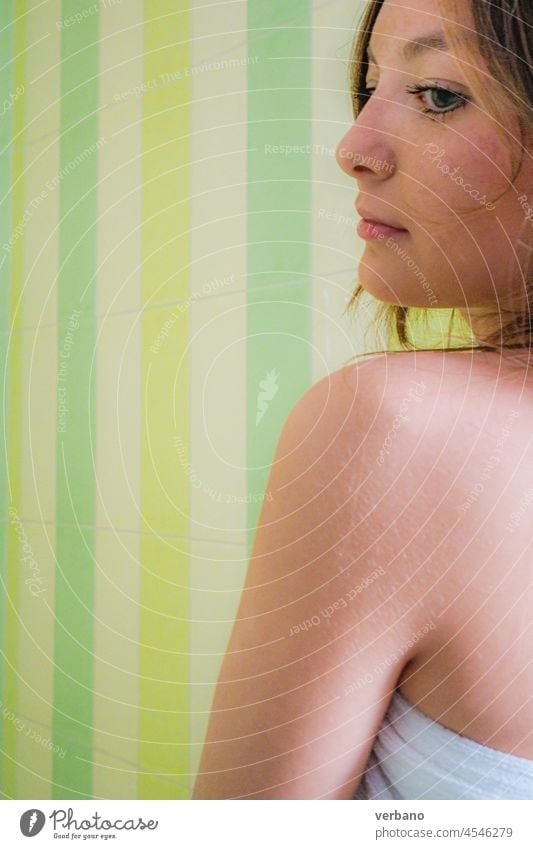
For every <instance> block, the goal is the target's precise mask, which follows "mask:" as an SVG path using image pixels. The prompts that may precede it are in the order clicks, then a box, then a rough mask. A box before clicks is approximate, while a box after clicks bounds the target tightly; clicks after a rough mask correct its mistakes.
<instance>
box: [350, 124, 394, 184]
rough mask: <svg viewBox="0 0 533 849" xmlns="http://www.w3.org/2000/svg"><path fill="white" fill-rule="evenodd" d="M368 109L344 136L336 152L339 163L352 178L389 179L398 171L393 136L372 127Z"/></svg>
mask: <svg viewBox="0 0 533 849" xmlns="http://www.w3.org/2000/svg"><path fill="white" fill-rule="evenodd" d="M367 110H368V107H367V108H365V109H364V110H363V111H362V113H361V114H360V115H359V116H358V118H357V120H356V121H355V123H354V124H352V126H351V127H350V129H349V130H348V132H347V133H346V134H345V135H344V136H343V137H342V139H341V140H340V142H339V144H338V145H337V150H336V153H335V156H336V160H337V164H338V165H339V167H340V168H342V170H343V171H344V173H345V174H348V176H349V177H355V178H356V179H360V178H362V177H364V176H372V177H373V178H374V179H381V180H386V179H387V178H388V177H390V176H391V175H392V174H393V173H394V171H395V170H396V157H395V154H394V152H393V150H392V147H391V145H390V144H389V138H390V135H387V133H386V130H385V129H383V130H380V129H379V128H378V127H377V126H375V125H370V123H369V122H368V120H367V121H366V122H365V117H366V116H367V115H368V111H367Z"/></svg>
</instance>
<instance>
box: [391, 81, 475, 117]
mask: <svg viewBox="0 0 533 849" xmlns="http://www.w3.org/2000/svg"><path fill="white" fill-rule="evenodd" d="M405 90H406V91H407V92H408V93H409V94H415V95H420V94H422V95H424V98H423V102H425V103H426V104H427V105H426V107H425V108H424V109H423V110H422V112H423V113H424V114H425V115H445V114H446V113H448V112H455V110H456V109H460V108H461V107H462V106H466V104H467V103H468V101H469V97H468V95H465V94H460V93H459V92H458V91H452V90H451V89H448V88H443V87H441V86H432V85H408V86H407V87H406V89H405Z"/></svg>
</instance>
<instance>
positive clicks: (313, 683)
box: [194, 373, 416, 799]
mask: <svg viewBox="0 0 533 849" xmlns="http://www.w3.org/2000/svg"><path fill="white" fill-rule="evenodd" d="M337 375H339V373H337ZM369 377H370V374H367V376H366V377H364V379H362V380H361V381H359V384H358V390H357V392H355V393H354V398H353V401H352V400H351V399H349V398H348V396H347V393H346V392H345V391H344V390H343V389H342V387H341V386H340V383H339V380H340V378H339V377H338V376H332V379H331V380H330V381H328V380H325V381H321V382H320V384H317V385H316V386H315V387H313V388H312V390H310V392H308V393H307V394H306V395H305V396H304V398H303V399H301V400H300V402H299V403H298V404H297V405H296V407H295V408H294V410H293V411H292V413H291V415H290V416H289V418H288V420H287V422H286V424H285V426H284V428H283V432H282V435H281V437H280V440H279V443H278V446H277V451H276V456H275V459H274V462H273V465H272V469H271V474H270V479H269V482H268V487H267V492H268V493H269V494H270V495H271V496H272V499H271V500H265V501H264V503H263V508H262V512H261V516H260V520H259V525H258V529H257V533H256V538H255V544H254V548H253V552H252V557H251V561H250V564H249V568H248V572H247V577H246V581H245V586H244V589H243V592H242V596H241V601H240V605H239V609H238V613H237V617H236V620H235V624H234V627H233V630H232V633H231V637H230V640H229V644H228V647H227V652H226V655H225V657H224V660H223V664H222V667H221V672H220V677H219V680H218V684H217V687H216V691H215V697H214V701H213V705H212V712H211V716H210V720H209V726H208V731H207V737H206V742H205V746H204V749H203V753H202V759H201V763H200V769H199V774H198V777H197V781H196V785H195V791H194V798H204V799H206V798H211V799H221V798H256V799H259V798H263V799H279V798H284V799H311V798H325V799H348V798H351V797H352V796H353V794H354V792H355V790H356V789H357V786H358V783H359V780H360V777H361V774H362V772H363V771H364V767H365V765H366V762H367V760H368V756H369V754H370V751H371V749H372V746H373V743H374V738H375V735H376V733H377V730H378V728H379V725H380V723H381V720H382V718H383V715H384V713H385V710H386V708H387V705H388V703H389V701H390V698H391V696H392V692H393V690H394V687H395V685H396V682H397V680H398V678H399V675H400V673H401V671H402V669H403V667H404V665H405V664H406V663H407V662H408V661H409V660H410V659H411V658H412V657H413V656H414V653H415V651H416V647H413V643H412V641H411V643H410V645H407V641H406V640H405V637H408V636H409V635H410V634H411V633H412V631H413V621H414V614H413V609H414V608H413V604H412V603H410V601H409V590H408V588H407V583H406V581H404V577H405V576H402V575H401V574H400V573H399V570H398V569H397V568H396V569H395V567H394V565H393V564H391V563H390V562H385V561H384V559H383V558H384V551H385V549H384V547H383V545H382V544H380V540H379V539H377V537H379V536H380V534H378V532H377V530H378V524H377V523H376V521H375V519H374V518H373V515H374V516H375V514H374V510H373V507H374V505H375V499H376V498H377V499H378V500H379V497H380V496H379V493H380V491H381V490H382V489H383V488H384V487H386V486H387V483H386V472H383V470H381V471H379V472H378V468H379V467H378V466H377V465H376V464H375V463H373V462H371V461H370V458H375V456H377V455H376V450H377V449H379V444H380V439H381V440H382V438H383V436H382V433H381V432H382V431H383V422H381V419H382V418H383V417H382V416H381V414H380V412H379V406H380V405H379V403H376V399H375V397H373V396H374V394H375V393H374V391H373V389H372V386H371V383H370V382H369ZM369 416H370V417H371V419H372V417H373V421H370V422H369V420H368V417H369ZM363 423H364V424H363ZM369 427H370V428H371V429H372V428H373V436H372V437H370V444H367V445H366V446H365V445H363V442H364V440H365V439H366V437H367V436H368V433H369V432H370V431H369ZM380 433H381V436H380ZM381 536H382V535H381ZM389 559H390V558H389ZM411 592H412V589H411Z"/></svg>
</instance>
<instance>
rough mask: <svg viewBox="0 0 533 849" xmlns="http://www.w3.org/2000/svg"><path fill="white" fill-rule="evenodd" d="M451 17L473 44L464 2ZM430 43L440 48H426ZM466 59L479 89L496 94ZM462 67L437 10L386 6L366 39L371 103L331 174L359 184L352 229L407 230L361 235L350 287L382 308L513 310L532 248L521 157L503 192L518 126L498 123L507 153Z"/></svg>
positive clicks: (433, 4) (402, 1) (400, 3)
mask: <svg viewBox="0 0 533 849" xmlns="http://www.w3.org/2000/svg"><path fill="white" fill-rule="evenodd" d="M459 9H460V15H461V17H460V23H461V24H463V25H464V27H466V29H464V30H461V32H463V33H464V34H465V37H469V38H472V36H473V34H475V33H474V30H473V21H472V18H471V13H470V5H469V3H468V2H467V0H461V3H460V5H459ZM439 34H440V35H439ZM428 36H432V39H435V38H437V39H438V38H442V40H443V43H442V44H441V45H440V46H439V42H438V40H437V41H435V40H432V41H430V42H429V46H427V45H425V44H424V42H425V40H426V39H427V38H428ZM413 40H419V41H420V43H419V44H414V43H413ZM431 45H433V49H432V48H431ZM435 45H436V46H437V47H436V49H435ZM475 56H476V63H477V66H478V68H480V69H481V70H482V71H484V72H487V77H486V84H487V86H496V85H497V83H496V82H495V81H493V80H492V79H491V77H490V74H489V73H488V69H487V66H486V64H485V62H484V60H483V59H482V57H481V56H480V55H479V53H477V52H476V54H475ZM517 61H518V60H517ZM461 67H462V66H461V63H460V62H459V61H458V60H457V59H456V58H455V57H454V56H453V55H452V54H451V53H450V52H448V50H447V49H446V42H445V35H444V31H443V26H442V18H441V9H440V4H439V2H438V0H394V2H390V0H385V2H384V4H383V6H382V8H381V10H380V12H379V15H378V17H377V20H376V23H375V25H374V29H373V32H372V35H371V38H370V44H369V67H368V73H367V79H366V87H367V88H368V89H370V91H369V92H368V95H369V96H368V99H367V101H366V104H365V106H364V108H363V109H362V110H361V112H360V114H359V116H358V118H357V120H356V122H355V123H354V124H353V126H352V127H351V129H350V130H348V132H347V133H346V135H345V136H344V137H343V138H342V139H341V141H340V142H339V145H338V148H337V161H338V163H339V165H340V166H341V168H342V169H343V170H344V171H345V172H346V173H347V174H348V175H350V176H353V177H355V179H356V180H357V189H358V193H357V209H358V212H359V214H360V215H361V217H362V218H365V219H370V220H371V221H376V220H378V221H383V222H386V223H391V224H394V225H396V227H397V228H404V230H403V231H401V230H396V231H387V230H383V229H378V228H372V226H371V225H366V226H364V225H362V228H360V230H359V232H360V235H362V237H363V238H365V239H366V248H365V252H364V254H363V257H362V261H361V265H360V269H359V280H360V282H361V284H362V285H363V287H364V288H365V289H366V290H367V291H369V292H370V293H371V294H372V295H374V296H375V297H376V298H379V299H380V300H382V301H386V302H389V303H396V304H402V305H404V306H420V307H428V306H432V307H443V308H444V307H458V308H462V307H463V308H464V307H475V306H491V307H496V308H497V307H498V306H499V307H500V308H503V307H509V308H510V307H511V306H514V307H517V305H518V304H521V303H522V299H523V297H524V286H523V282H522V273H521V267H522V266H523V265H524V261H525V258H526V256H527V253H528V247H527V246H526V245H528V246H530V247H531V245H532V236H533V223H531V221H526V217H527V216H528V204H529V205H531V206H533V189H532V185H533V181H532V179H531V178H532V171H533V169H532V166H531V157H530V155H529V152H528V151H526V152H525V154H524V156H523V160H522V164H521V167H520V171H519V173H518V176H517V177H516V179H515V180H514V184H513V185H512V184H511V182H510V181H511V179H512V178H513V168H514V167H516V162H517V161H519V157H520V133H519V125H518V118H517V116H516V115H515V114H513V113H512V112H511V111H509V113H508V115H507V116H506V126H505V129H506V130H508V131H509V132H510V134H511V135H508V136H507V140H508V145H509V143H512V145H513V147H512V149H511V150H509V148H508V145H507V146H506V145H505V142H504V139H502V137H501V136H499V135H498V133H497V124H496V121H495V119H494V118H492V117H491V116H490V115H488V114H487V113H486V112H485V111H484V109H483V106H482V105H481V104H479V103H478V102H477V101H476V100H475V98H474V94H473V92H472V91H471V88H470V87H469V84H468V82H467V78H466V76H465V74H464V73H463V71H462V69H461ZM463 67H464V66H463ZM425 88H427V90H424V89H425ZM513 136H514V140H513ZM524 195H525V196H526V198H525V199H524ZM529 211H530V212H531V210H529ZM531 218H532V219H533V215H531ZM521 242H525V243H526V245H524V244H521Z"/></svg>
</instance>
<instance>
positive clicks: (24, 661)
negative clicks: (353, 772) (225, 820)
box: [0, 0, 383, 799]
mask: <svg viewBox="0 0 533 849" xmlns="http://www.w3.org/2000/svg"><path fill="white" fill-rule="evenodd" d="M363 6H364V2H354V0H293V2H291V3H287V2H282V0H269V2H267V3H265V2H263V0H248V2H246V0H237V1H236V2H233V1H232V2H225V1H224V0H215V2H213V3H210V4H203V3H199V2H195V0H192V2H186V0H144V2H143V0H105V1H104V0H99V2H96V3H93V4H91V3H88V2H87V0H68V2H67V1H66V0H65V2H63V3H61V2H60V0H45V2H37V0H26V2H22V0H3V2H2V4H1V6H0V17H1V26H0V42H1V54H2V57H3V61H2V63H1V68H0V104H3V106H2V107H1V111H2V115H1V118H0V323H1V326H0V357H1V364H2V368H1V370H0V379H1V381H2V413H3V414H2V420H1V424H0V427H1V428H2V433H1V434H0V435H1V437H2V439H1V444H2V452H1V458H0V463H1V465H2V468H1V469H0V503H1V505H2V516H3V520H2V522H1V523H0V563H1V572H0V574H1V578H2V588H3V593H2V602H1V605H0V647H1V650H2V661H1V663H0V700H1V704H0V708H1V712H0V748H1V750H2V753H3V757H2V763H1V768H0V789H1V794H2V798H34V799H45V798H63V799H64V798H72V799H75V798H117V799H118V798H137V797H138V798H177V799H180V798H181V799H184V798H188V797H189V795H190V793H191V788H192V783H193V780H194V774H195V771H196V769H197V766H198V761H199V757H200V747H201V743H202V740H203V737H204V734H205V730H206V725H207V717H208V711H209V706H210V703H211V699H212V695H213V687H214V682H215V680H216V676H217V672H218V669H219V665H220V660H221V656H222V653H223V651H224V647H225V644H226V641H227V639H228V637H229V633H230V629H231V625H232V619H233V617H234V615H235V611H236V608H237V604H238V600H239V593H240V590H241V587H242V583H243V580H244V576H245V572H246V566H247V558H248V556H249V553H250V546H251V543H252V540H253V530H254V527H255V524H256V522H257V518H258V515H259V510H260V508H261V503H262V499H263V493H264V489H265V486H266V482H267V477H268V471H269V465H270V462H271V460H272V455H273V452H274V448H275V445H276V442H277V438H278V436H279V432H280V428H281V426H282V424H283V422H284V420H285V418H286V416H287V414H288V412H289V410H290V409H291V407H292V406H293V404H294V403H295V402H296V400H297V399H298V398H299V397H300V396H301V395H302V394H303V393H304V392H305V391H306V389H307V388H308V387H309V386H311V385H312V384H313V383H314V382H315V381H316V380H318V379H319V378H321V377H322V376H324V375H325V374H327V373H328V372H331V371H333V370H335V369H337V368H340V367H341V366H342V365H343V364H344V363H345V361H346V360H347V359H348V358H349V357H351V356H353V355H355V354H356V353H358V352H360V351H361V350H363V348H364V346H365V341H364V339H363V330H364V326H365V323H369V322H370V319H371V314H370V312H368V313H367V312H365V311H363V312H364V314H363V319H362V322H359V323H357V322H353V321H351V320H350V319H348V318H347V317H346V316H343V310H344V307H345V304H346V301H347V298H348V296H349V293H350V291H351V289H352V288H353V285H354V283H355V270H356V264H357V257H358V254H359V251H360V249H361V245H360V244H359V243H358V241H357V239H356V237H355V236H354V232H353V231H354V226H355V222H354V221H351V220H347V221H344V223H341V222H340V221H339V220H337V221H335V216H336V215H337V216H344V217H345V218H347V219H350V218H351V217H352V216H353V200H354V194H355V191H354V190H355V186H354V185H350V181H349V180H347V178H346V177H345V176H344V175H343V174H342V173H341V172H340V171H339V169H338V168H337V166H336V164H335V160H334V155H333V154H334V148H335V146H336V144H337V142H338V140H339V138H340V137H341V136H342V135H343V133H344V132H345V130H346V128H347V127H348V125H349V123H350V121H351V112H350V99H349V95H348V92H347V68H346V60H347V57H348V55H349V49H350V43H351V39H352V34H353V28H354V25H355V23H356V21H357V19H358V18H359V16H360V14H361V11H362V8H363ZM288 145H290V146H295V145H297V146H299V148H300V151H299V152H297V153H295V152H294V150H292V152H291V151H287V149H286V146H288ZM280 146H285V149H282V148H280ZM326 213H332V214H331V215H329V216H328V217H326ZM367 341H368V340H367ZM381 341H383V340H381Z"/></svg>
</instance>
